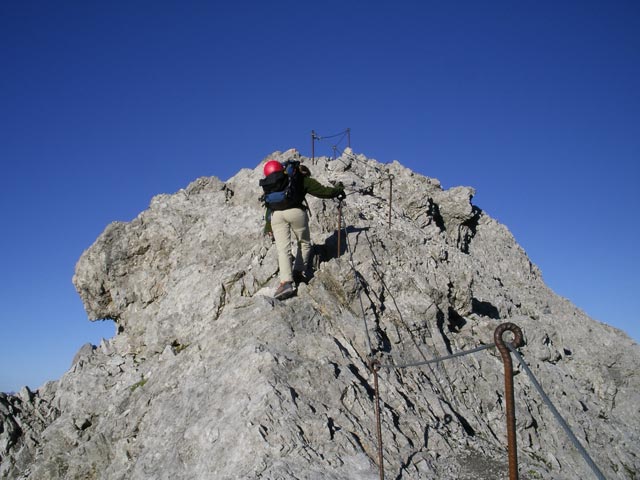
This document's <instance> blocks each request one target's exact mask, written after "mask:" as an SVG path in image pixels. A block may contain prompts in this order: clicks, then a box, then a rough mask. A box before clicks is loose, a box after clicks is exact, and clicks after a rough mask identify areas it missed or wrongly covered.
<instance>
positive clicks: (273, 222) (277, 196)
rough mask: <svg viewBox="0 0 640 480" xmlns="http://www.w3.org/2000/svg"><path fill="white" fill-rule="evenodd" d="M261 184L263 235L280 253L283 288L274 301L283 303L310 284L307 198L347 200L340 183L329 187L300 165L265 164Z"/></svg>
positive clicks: (281, 286)
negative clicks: (293, 245) (294, 243)
mask: <svg viewBox="0 0 640 480" xmlns="http://www.w3.org/2000/svg"><path fill="white" fill-rule="evenodd" d="M263 173H264V175H265V178H263V179H262V180H260V186H262V188H263V190H264V192H265V195H264V200H265V205H266V207H267V209H266V214H265V220H266V222H265V227H264V233H265V234H267V235H269V236H271V237H272V238H273V239H274V240H275V243H276V249H277V250H278V266H279V269H280V285H279V286H278V288H277V290H276V292H275V295H274V296H275V298H277V299H280V300H283V299H285V298H289V297H291V296H293V295H294V294H295V287H294V285H293V284H294V283H295V284H296V285H298V284H300V283H301V282H304V283H306V282H307V281H308V278H309V277H308V268H309V257H310V256H311V235H310V232H309V217H308V215H307V206H306V201H305V195H306V194H307V193H308V194H310V195H313V196H314V197H318V198H338V199H339V200H342V199H344V198H345V193H344V186H343V185H342V183H338V184H337V185H335V186H332V187H326V186H324V185H322V184H321V183H319V182H318V181H317V180H314V179H313V178H312V177H311V172H310V171H309V169H308V168H307V167H306V166H305V165H301V164H300V162H298V161H292V160H290V161H288V162H286V163H285V164H284V165H283V164H282V163H280V162H278V161H276V160H269V161H267V162H266V163H265V165H264V169H263ZM292 231H293V234H294V235H295V237H296V239H297V243H298V249H297V253H296V257H295V262H294V265H293V271H292V270H291V257H290V252H291V232H292Z"/></svg>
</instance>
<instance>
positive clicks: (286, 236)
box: [271, 210, 293, 282]
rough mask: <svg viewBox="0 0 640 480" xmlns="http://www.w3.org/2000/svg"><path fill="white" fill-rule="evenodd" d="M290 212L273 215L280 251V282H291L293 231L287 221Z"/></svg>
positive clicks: (281, 211)
mask: <svg viewBox="0 0 640 480" xmlns="http://www.w3.org/2000/svg"><path fill="white" fill-rule="evenodd" d="M288 211H289V210H278V211H276V212H273V214H272V215H271V229H272V230H273V238H274V240H275V241H276V249H277V250H278V267H279V268H280V281H281V282H291V281H293V277H292V274H291V229H290V227H289V223H288V222H287V219H286V215H285V214H286V212H288Z"/></svg>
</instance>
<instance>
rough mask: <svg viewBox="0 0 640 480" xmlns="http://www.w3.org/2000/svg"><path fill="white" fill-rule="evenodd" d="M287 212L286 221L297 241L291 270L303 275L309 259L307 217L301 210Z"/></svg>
mask: <svg viewBox="0 0 640 480" xmlns="http://www.w3.org/2000/svg"><path fill="white" fill-rule="evenodd" d="M287 212H288V213H287V220H288V221H289V224H290V225H291V229H292V230H293V233H294V235H295V236H296V239H297V240H298V252H297V254H296V261H295V265H294V266H293V269H294V270H295V271H297V272H301V273H305V272H306V271H307V268H308V266H309V257H310V256H311V234H310V232H309V217H308V216H307V212H306V210H303V209H301V208H295V209H291V210H287ZM289 212H290V213H289Z"/></svg>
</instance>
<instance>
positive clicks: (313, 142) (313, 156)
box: [311, 130, 317, 165]
mask: <svg viewBox="0 0 640 480" xmlns="http://www.w3.org/2000/svg"><path fill="white" fill-rule="evenodd" d="M316 138H317V136H316V131H315V130H311V165H315V164H316Z"/></svg>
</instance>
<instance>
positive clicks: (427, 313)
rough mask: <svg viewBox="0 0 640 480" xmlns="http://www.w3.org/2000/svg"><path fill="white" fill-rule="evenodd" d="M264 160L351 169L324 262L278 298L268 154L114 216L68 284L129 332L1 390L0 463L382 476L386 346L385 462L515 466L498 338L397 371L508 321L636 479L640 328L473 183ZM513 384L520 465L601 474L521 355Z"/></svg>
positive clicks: (325, 216) (601, 453)
mask: <svg viewBox="0 0 640 480" xmlns="http://www.w3.org/2000/svg"><path fill="white" fill-rule="evenodd" d="M268 158H276V159H278V160H285V159H287V158H297V159H299V160H301V161H303V162H304V163H305V164H307V165H308V166H309V168H310V169H311V171H312V173H313V176H314V177H315V178H317V179H318V180H320V181H321V182H323V183H325V184H327V183H329V182H337V181H340V182H342V183H343V184H344V185H345V186H346V188H347V192H348V193H349V195H348V197H347V200H346V201H345V202H344V205H343V209H342V222H343V228H342V229H341V231H340V251H338V232H337V228H338V224H337V221H338V214H337V203H336V202H334V201H332V200H320V199H315V198H311V197H308V200H309V205H310V209H311V212H312V216H311V230H312V240H313V243H314V262H313V263H314V265H315V267H316V268H315V272H314V275H313V278H312V279H311V281H310V283H309V284H308V285H304V284H302V285H300V286H299V289H298V294H297V296H296V297H294V298H291V299H289V300H287V301H285V302H281V301H276V300H273V299H272V298H271V295H272V294H273V291H274V289H275V286H276V285H277V279H276V278H275V277H276V275H277V268H278V267H277V259H276V252H275V247H274V245H273V244H272V243H271V241H270V240H269V239H268V238H266V237H263V236H262V222H263V210H262V207H261V205H260V202H259V201H258V198H259V196H260V195H261V192H260V190H259V187H258V180H259V178H260V177H261V170H262V169H261V165H258V166H256V168H255V169H253V170H249V169H243V170H241V171H240V172H238V174H237V175H235V176H234V177H233V178H231V179H229V180H228V181H227V182H222V181H221V180H219V179H216V178H200V179H197V180H195V181H194V182H192V183H191V184H190V185H188V186H187V187H186V188H185V189H183V190H180V191H179V192H176V193H175V194H172V195H158V196H157V197H154V198H153V199H152V201H151V204H150V206H149V209H148V210H146V211H144V212H142V213H141V214H140V215H139V216H138V217H137V218H136V219H134V220H133V221H131V222H128V223H113V224H111V225H109V226H108V227H107V228H106V229H105V231H104V232H103V233H102V235H100V237H99V238H98V239H97V240H96V242H95V243H94V245H93V246H91V247H90V248H89V249H88V250H87V251H86V252H84V254H83V255H82V257H81V258H80V260H79V262H78V264H77V266H76V272H75V276H74V279H73V281H74V284H75V286H76V288H77V290H78V293H79V294H80V296H81V298H82V300H83V302H84V305H85V308H86V311H87V313H88V315H89V317H90V319H92V320H99V319H112V320H113V321H115V323H116V327H117V334H116V335H115V336H114V337H113V338H112V339H109V340H106V341H103V342H102V344H101V345H100V346H98V347H94V346H91V345H87V346H84V347H82V348H81V349H80V351H79V352H78V355H77V356H76V358H75V359H74V362H73V364H72V367H71V369H70V370H69V371H68V372H67V373H66V374H65V375H64V376H63V377H62V378H61V379H59V380H58V381H56V382H51V383H49V384H47V385H45V386H44V387H43V388H41V389H39V390H38V391H37V392H30V391H23V392H21V393H20V394H19V395H16V396H7V395H4V394H1V395H0V421H1V422H2V423H1V429H0V478H22V479H34V480H35V479H42V478H47V479H149V478H154V479H194V478H202V479H205V478H206V479H209V478H216V479H236V478H256V479H258V478H260V479H270V480H275V479H336V480H338V479H345V480H347V479H350V480H353V479H363V480H364V479H367V480H368V479H376V478H378V467H377V461H378V451H377V438H376V419H375V415H374V410H375V409H374V398H375V389H374V378H373V373H372V371H371V368H370V366H371V361H372V360H373V359H375V360H376V361H377V362H380V363H381V364H382V365H383V368H381V369H380V370H379V372H378V373H379V395H380V399H381V431H382V444H383V456H384V467H385V473H386V475H387V478H395V479H419V478H425V479H426V478H439V479H465V478H474V479H476V478H483V479H487V478H489V479H490V478H505V477H506V476H507V473H506V472H507V457H506V451H505V449H506V430H505V419H504V417H505V405H504V377H503V366H502V362H501V360H500V357H499V355H498V354H497V352H496V351H495V350H492V349H487V350H483V351H480V352H477V353H474V354H471V355H467V356H463V357H458V358H456V359H453V360H449V361H447V362H443V363H438V364H434V365H429V366H421V367H408V368H391V366H392V365H401V364H406V363H413V362H417V361H422V360H424V359H430V358H435V357H441V356H445V355H449V354H451V353H455V352H459V351H463V350H467V349H471V348H475V347H477V346H480V345H487V344H491V343H492V342H493V332H494V330H495V328H496V327H497V326H498V325H499V324H500V323H502V322H505V321H510V322H513V323H515V324H517V325H519V326H520V327H521V328H522V330H523V332H524V336H525V340H526V344H525V345H524V346H523V347H522V348H521V349H520V351H521V353H522V354H523V356H524V358H525V359H526V361H527V362H528V364H529V365H530V368H531V369H532V371H533V372H534V373H535V375H536V377H537V378H538V380H539V381H540V383H541V384H542V386H543V387H544V389H545V391H546V392H547V394H548V395H549V397H550V398H551V399H552V400H553V401H554V404H555V405H556V407H557V408H558V410H559V411H560V412H561V413H562V414H563V415H564V417H565V419H566V420H567V421H568V423H569V424H570V425H571V427H572V429H573V430H574V432H575V433H576V435H577V436H578V438H579V439H580V440H581V442H582V443H583V445H584V446H585V448H586V449H587V450H588V451H589V452H590V454H591V456H592V457H593V459H594V460H595V462H596V464H597V465H598V466H599V468H600V469H601V470H602V471H603V473H604V474H605V476H606V477H607V478H609V479H633V478H638V476H639V475H640V473H639V472H640V460H639V459H638V455H639V454H640V447H639V445H640V438H639V437H640V433H639V432H640V415H639V413H640V412H639V411H638V410H639V405H640V381H639V376H638V373H637V368H636V367H637V365H638V363H639V360H640V349H639V348H638V345H637V344H636V343H635V342H633V341H631V340H630V339H629V338H628V337H627V336H626V335H625V334H623V333H622V332H620V331H618V330H616V329H614V328H611V327H608V326H606V325H603V324H601V323H599V322H597V321H594V320H592V319H590V318H589V317H588V316H587V315H585V314H584V313H583V312H581V311H580V310H578V309H577V308H576V307H575V306H573V305H572V304H571V303H570V302H568V301H567V300H565V299H563V298H560V297H558V296H557V295H555V294H554V293H553V292H552V291H551V290H550V289H549V288H548V287H546V285H545V284H544V282H543V280H542V276H541V274H540V271H539V270H538V268H537V267H536V266H535V265H533V264H532V263H531V261H530V260H529V259H528V257H527V255H526V253H525V252H524V251H523V250H522V248H521V247H520V246H519V245H518V244H517V242H516V241H515V239H514V238H513V236H512V235H511V233H510V232H509V231H508V229H507V228H506V227H505V226H503V225H500V224H499V223H498V222H497V221H495V220H494V219H492V218H490V217H489V216H488V215H487V214H486V213H485V212H483V211H482V210H481V209H480V208H479V207H477V206H475V205H473V204H472V202H471V200H472V198H473V195H474V191H473V189H471V188H469V187H457V188H452V189H449V190H443V189H442V187H441V185H440V182H438V181H437V180H435V179H430V178H427V177H424V176H421V175H418V174H416V173H414V172H412V171H410V170H409V169H406V168H405V167H403V166H402V165H401V164H400V163H398V162H392V163H390V164H381V163H379V162H377V161H375V160H374V159H369V158H366V157H365V156H364V155H361V154H355V153H353V152H352V151H350V150H348V151H345V152H344V154H343V155H342V156H341V157H339V158H338V159H336V160H334V161H331V160H330V159H328V158H319V159H315V161H314V162H312V161H311V160H310V159H308V158H305V157H301V156H300V155H299V154H298V153H297V152H296V151H295V150H289V151H286V152H283V153H281V152H275V153H274V154H272V155H270V156H269V157H268ZM390 199H391V200H392V202H391V204H390V203H389V200H390ZM514 383H515V387H516V420H517V422H516V423H517V424H516V427H517V439H518V445H519V460H520V475H521V478H525V479H538V478H553V479H578V478H590V477H592V473H591V472H590V470H589V469H588V467H587V466H586V464H585V462H584V461H583V459H582V458H581V457H580V456H579V455H578V454H577V452H576V451H575V449H574V448H573V446H572V445H571V444H570V442H569V441H568V439H567V437H566V435H565V433H564V432H563V431H562V430H561V428H560V427H559V426H558V425H557V422H556V421H555V419H554V418H553V417H552V416H551V413H550V412H549V410H548V409H547V407H546V406H545V405H544V404H543V402H542V400H541V399H540V398H539V395H538V394H537V392H536V391H535V390H534V388H533V386H532V384H531V382H530V381H529V380H528V378H527V377H526V375H525V374H524V373H523V372H522V369H521V368H519V367H516V375H515V377H514Z"/></svg>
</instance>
